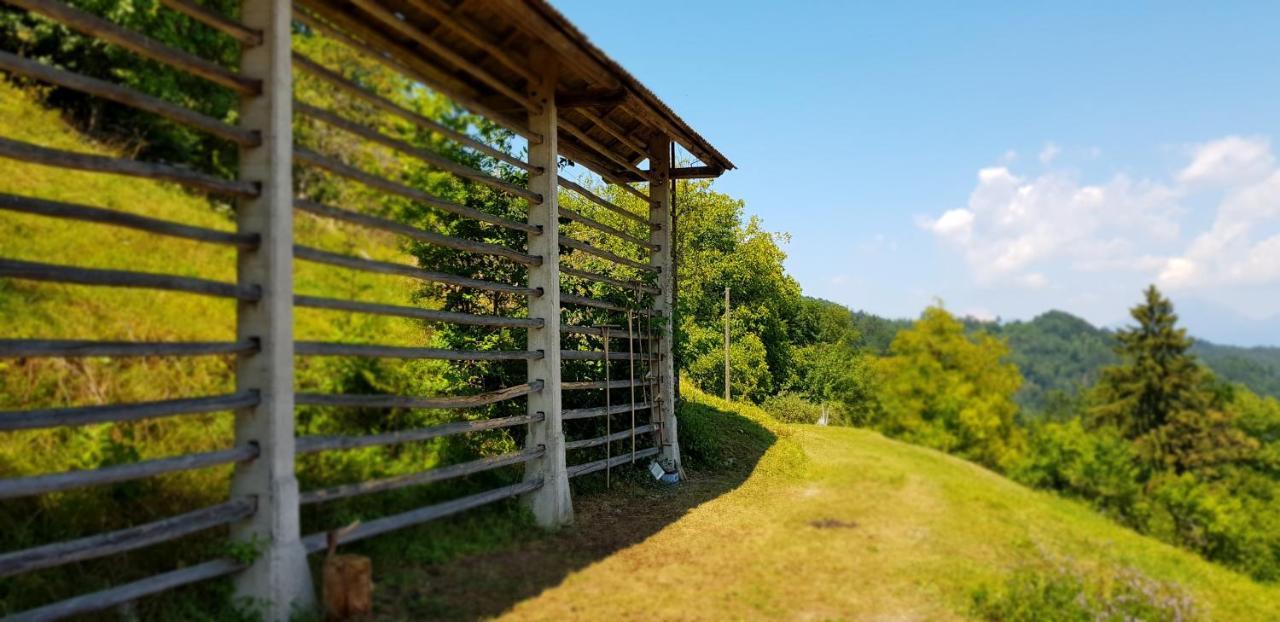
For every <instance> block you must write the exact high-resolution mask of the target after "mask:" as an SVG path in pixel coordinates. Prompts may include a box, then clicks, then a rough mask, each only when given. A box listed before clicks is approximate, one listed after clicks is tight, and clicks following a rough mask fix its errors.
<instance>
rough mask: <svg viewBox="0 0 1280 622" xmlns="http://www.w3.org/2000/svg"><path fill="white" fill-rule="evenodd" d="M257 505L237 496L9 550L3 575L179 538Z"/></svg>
mask: <svg viewBox="0 0 1280 622" xmlns="http://www.w3.org/2000/svg"><path fill="white" fill-rule="evenodd" d="M256 508H257V503H256V502H255V498H253V497H248V498H244V499H236V500H233V501H227V502H226V503H221V504H218V505H215V506H212V507H207V508H202V509H199V510H196V511H194V512H187V513H185V514H180V515H178V516H172V517H169V518H166V519H163V520H158V521H154V522H151V523H146V524H144V525H138V526H136V527H129V528H127V529H120V530H117V531H112V532H110V533H104V534H99V535H95V536H88V537H85V538H78V539H76V540H70V541H67V542H57V543H54V544H46V545H44V546H37V547H34V548H30V549H26V550H23V551H15V552H12V553H5V554H3V555H0V577H9V576H13V575H16V574H21V573H24V572H31V571H33V570H40V569H42V568H51V567H53V566H61V565H63V564H70V563H72V562H78V561H84V560H86V559H96V558H99V557H106V556H107V555H114V554H116V553H123V552H125V551H132V550H134V549H140V548H142V547H145V546H150V545H152V544H157V543H160V542H167V541H169V540H176V539H178V538H181V537H183V536H185V535H188V534H193V533H196V532H199V531H204V530H206V529H211V528H213V527H217V526H219V525H225V524H227V523H230V522H233V521H237V520H240V519H242V518H245V517H247V516H250V515H252V514H253V513H254V511H255V510H256Z"/></svg>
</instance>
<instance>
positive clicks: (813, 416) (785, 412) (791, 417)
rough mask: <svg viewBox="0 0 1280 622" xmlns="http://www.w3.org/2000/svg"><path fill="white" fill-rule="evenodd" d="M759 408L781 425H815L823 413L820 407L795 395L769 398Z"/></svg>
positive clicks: (784, 394)
mask: <svg viewBox="0 0 1280 622" xmlns="http://www.w3.org/2000/svg"><path fill="white" fill-rule="evenodd" d="M760 407H761V408H763V409H765V411H766V412H768V413H769V414H770V415H773V417H774V418H775V419H777V420H778V421H781V422H783V423H817V422H818V420H819V419H821V418H822V411H823V407H822V406H821V405H819V404H814V403H813V402H810V401H809V400H806V399H805V398H804V396H801V395H797V394H795V393H780V394H778V395H774V396H771V397H770V398H769V399H767V400H765V401H764V403H763V404H761V405H760Z"/></svg>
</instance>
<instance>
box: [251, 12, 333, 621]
mask: <svg viewBox="0 0 1280 622" xmlns="http://www.w3.org/2000/svg"><path fill="white" fill-rule="evenodd" d="M242 6H243V9H242V13H241V15H242V19H243V21H244V23H245V25H247V26H249V27H251V28H257V29H261V31H262V33H263V39H264V40H263V42H262V45H259V46H252V47H247V48H246V49H245V51H244V55H243V57H242V60H241V71H243V72H244V74H245V75H247V76H251V77H254V78H259V79H261V80H262V83H263V93H262V94H261V95H259V96H257V97H245V98H244V99H242V100H241V105H240V122H241V124H242V125H243V126H244V127H248V128H252V129H255V130H258V131H260V132H261V133H262V139H263V143H262V145H261V146H258V147H253V148H243V149H241V150H240V179H244V180H250V181H255V182H258V183H259V184H261V188H262V190H261V194H260V195H259V196H258V197H257V198H254V199H245V200H242V201H241V202H240V204H239V206H238V208H237V210H236V219H237V227H238V230H239V231H241V232H251V233H256V234H258V235H259V236H261V244H260V245H259V247H258V248H257V249H255V250H242V251H240V253H239V255H238V258H237V278H238V280H239V282H240V283H244V284H254V285H258V286H259V287H261V288H262V299H261V300H259V301H257V302H253V303H246V302H241V303H240V304H239V306H238V308H237V315H236V333H237V336H238V337H240V338H241V339H249V338H252V339H256V340H258V342H259V343H260V344H261V350H260V351H259V352H258V353H256V354H253V355H249V356H243V357H241V358H240V360H239V362H238V364H237V366H236V386H237V388H238V389H240V390H246V389H253V390H256V391H258V393H259V395H260V396H261V401H260V403H259V404H258V405H257V406H255V407H253V408H246V409H242V410H240V411H238V412H237V413H236V425H235V428H236V442H237V443H240V444H243V443H250V442H252V443H256V444H257V445H258V447H259V449H260V451H261V455H259V457H258V459H257V460H254V461H252V462H249V463H247V464H242V465H238V466H237V467H236V470H235V474H234V476H233V477H232V481H231V494H232V495H233V496H253V497H256V498H257V501H258V511H257V512H256V513H255V514H254V515H253V516H251V517H249V518H247V519H245V520H243V521H240V522H239V523H237V524H235V525H233V526H232V530H231V537H232V539H233V540H236V541H241V542H251V543H253V544H255V545H256V546H257V549H258V555H257V557H256V559H255V561H254V562H253V563H252V564H251V565H250V567H249V569H248V570H246V571H244V572H242V573H239V574H238V575H236V578H235V589H236V595H237V597H241V598H244V599H248V600H249V601H251V605H252V606H254V607H256V608H258V609H259V610H260V611H261V613H262V614H263V618H264V619H265V620H268V621H271V622H276V621H284V620H289V619H290V618H291V616H293V615H294V614H295V613H297V612H298V611H309V610H313V609H314V608H315V606H316V601H315V593H314V589H313V587H312V583H311V573H310V571H309V569H308V567H307V555H306V550H305V549H304V548H303V546H302V540H301V538H300V534H299V531H300V526H299V521H298V481H297V479H296V478H295V476H294V462H293V461H294V431H293V421H294V419H293V416H294V413H293V250H292V245H293V172H292V171H293V163H292V154H293V130H292V122H293V119H292V112H293V111H292V103H291V102H292V101H293V95H292V88H293V85H292V74H291V68H290V58H289V55H290V27H289V20H290V2H289V1H288V0H244V3H243V5H242Z"/></svg>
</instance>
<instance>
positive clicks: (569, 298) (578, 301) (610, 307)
mask: <svg viewBox="0 0 1280 622" xmlns="http://www.w3.org/2000/svg"><path fill="white" fill-rule="evenodd" d="M560 304H562V305H566V304H570V305H581V306H583V307H592V308H595V309H604V310H606V311H617V312H619V313H626V312H627V311H630V309H628V308H627V307H624V306H622V305H616V304H613V303H612V302H605V301H603V300H596V299H595V298H587V297H586V296H575V295H573V294H566V293H564V292H560Z"/></svg>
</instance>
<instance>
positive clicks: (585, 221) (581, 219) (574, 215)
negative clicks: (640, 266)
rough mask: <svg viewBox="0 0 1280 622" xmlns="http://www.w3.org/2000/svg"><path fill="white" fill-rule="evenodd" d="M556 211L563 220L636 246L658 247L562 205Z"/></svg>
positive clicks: (652, 248) (645, 247)
mask: <svg viewBox="0 0 1280 622" xmlns="http://www.w3.org/2000/svg"><path fill="white" fill-rule="evenodd" d="M558 211H559V216H560V217H561V218H563V219H565V220H570V221H573V222H576V223H578V224H581V225H583V226H584V227H588V228H590V229H594V230H596V231H599V232H600V233H604V234H606V235H611V236H613V237H615V238H618V239H619V240H623V241H624V242H630V243H632V244H635V245H636V246H639V247H640V248H644V249H649V250H657V249H658V245H657V244H653V243H651V242H649V241H648V240H644V239H641V238H638V237H636V236H634V235H631V234H630V233H627V232H626V231H623V230H621V229H618V228H617V227H612V226H609V225H606V224H604V223H602V222H600V221H598V220H596V219H594V218H590V217H587V216H584V215H582V214H579V213H578V212H575V211H573V210H570V209H565V208H563V207H562V208H560V209H559V210H558Z"/></svg>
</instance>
